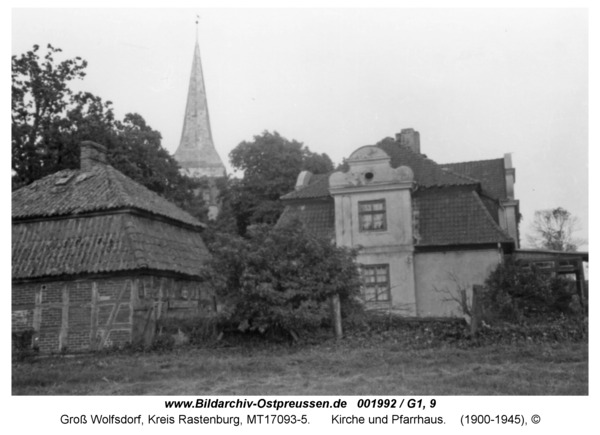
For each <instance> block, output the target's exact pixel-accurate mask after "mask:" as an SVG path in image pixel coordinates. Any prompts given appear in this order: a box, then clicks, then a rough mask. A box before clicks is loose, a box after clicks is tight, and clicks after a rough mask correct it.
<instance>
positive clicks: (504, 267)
mask: <svg viewBox="0 0 600 435" xmlns="http://www.w3.org/2000/svg"><path fill="white" fill-rule="evenodd" d="M485 287H486V289H485V292H484V293H483V295H482V307H483V311H484V316H485V318H486V319H487V320H488V321H494V320H504V321H512V322H516V323H519V324H520V323H522V322H524V321H526V320H534V319H543V318H546V319H547V318H548V317H549V316H550V317H552V316H557V315H559V314H572V313H573V308H572V305H573V304H572V301H573V296H574V295H575V291H574V288H575V287H574V285H573V282H572V281H570V280H568V279H566V278H563V277H561V276H552V275H551V274H548V273H542V272H540V271H539V270H537V269H536V268H535V267H534V266H532V267H530V268H523V267H522V264H520V263H519V262H518V261H517V260H514V259H513V258H512V257H506V258H505V261H504V262H502V263H501V264H499V265H498V267H497V268H496V270H494V271H493V272H492V273H491V274H490V276H489V277H488V279H487V280H486V282H485Z"/></svg>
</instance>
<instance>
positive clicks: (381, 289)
mask: <svg viewBox="0 0 600 435" xmlns="http://www.w3.org/2000/svg"><path fill="white" fill-rule="evenodd" d="M362 278H363V293H364V297H365V302H383V301H389V300H390V269H389V266H388V265H387V264H377V265H374V266H364V265H363V266H362Z"/></svg>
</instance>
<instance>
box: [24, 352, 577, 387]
mask: <svg viewBox="0 0 600 435" xmlns="http://www.w3.org/2000/svg"><path fill="white" fill-rule="evenodd" d="M588 370H589V367H588V346H587V343H561V344H544V343H541V344H540V343H537V344H527V345H526V344H515V345H496V346H482V347H470V348H459V347H451V346H450V347H448V346H441V347H436V348H425V349H406V348H405V347H404V346H403V345H402V344H398V343H393V342H391V343H378V344H377V345H371V346H368V345H367V346H363V345H361V346H357V345H352V344H349V343H347V342H341V343H336V342H333V341H328V342H325V343H321V344H318V345H312V346H308V345H305V346H285V345H280V346H270V347H264V346H263V347H260V348H248V347H229V348H227V347H224V348H212V349H194V348H180V349H177V350H175V351H173V352H169V353H124V352H123V353H109V354H99V355H91V354H88V355H76V356H54V357H44V358H35V359H31V360H27V361H24V362H13V365H12V392H13V394H14V395H23V394H29V395H119V394H121V395H196V396H199V395H392V394H393V395H587V394H588Z"/></svg>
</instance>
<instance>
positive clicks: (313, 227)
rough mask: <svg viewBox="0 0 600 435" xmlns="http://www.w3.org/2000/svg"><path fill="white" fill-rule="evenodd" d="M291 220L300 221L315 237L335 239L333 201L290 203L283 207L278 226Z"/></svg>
mask: <svg viewBox="0 0 600 435" xmlns="http://www.w3.org/2000/svg"><path fill="white" fill-rule="evenodd" d="M292 219H298V220H300V221H301V222H302V223H303V224H304V225H305V227H306V229H307V230H308V231H309V232H311V233H313V234H314V235H316V236H320V237H326V238H328V239H333V240H334V239H335V209H334V203H333V199H327V200H320V201H310V202H304V203H290V204H288V205H287V206H286V207H285V210H284V211H283V213H282V215H281V217H280V218H279V221H278V222H277V224H278V225H281V224H283V223H286V222H288V221H290V220H292Z"/></svg>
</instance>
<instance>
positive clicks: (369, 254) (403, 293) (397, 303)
mask: <svg viewBox="0 0 600 435" xmlns="http://www.w3.org/2000/svg"><path fill="white" fill-rule="evenodd" d="M357 261H358V262H359V263H361V264H366V265H369V264H370V265H375V264H388V265H389V271H390V302H370V303H368V304H367V305H366V308H367V309H380V308H385V309H391V310H393V311H394V312H396V313H397V314H401V315H404V316H415V315H416V314H417V312H416V298H415V282H414V272H413V264H412V263H413V255H412V251H401V250H399V249H398V248H395V249H385V248H379V249H369V250H363V251H361V253H360V254H359V255H358V257H357Z"/></svg>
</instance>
